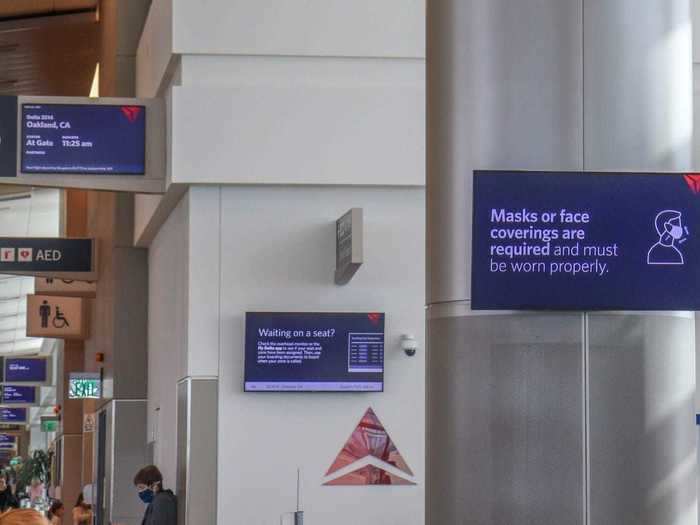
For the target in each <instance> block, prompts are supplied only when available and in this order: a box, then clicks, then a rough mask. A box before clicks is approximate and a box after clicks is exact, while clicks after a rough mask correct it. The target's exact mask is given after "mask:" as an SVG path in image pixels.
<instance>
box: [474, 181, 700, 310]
mask: <svg viewBox="0 0 700 525" xmlns="http://www.w3.org/2000/svg"><path fill="white" fill-rule="evenodd" d="M473 199H474V201H473V213H474V215H473V229H472V309H474V310H700V175H695V174H650V173H644V174H642V173H590V172H585V173H582V172H562V173H554V172H495V171H478V172H475V173H474V193H473Z"/></svg>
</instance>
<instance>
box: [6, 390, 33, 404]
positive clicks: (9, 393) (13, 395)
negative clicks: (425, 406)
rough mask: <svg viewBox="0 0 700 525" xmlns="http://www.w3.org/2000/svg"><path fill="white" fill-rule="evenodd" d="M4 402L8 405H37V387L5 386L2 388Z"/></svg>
mask: <svg viewBox="0 0 700 525" xmlns="http://www.w3.org/2000/svg"><path fill="white" fill-rule="evenodd" d="M0 391H1V392H2V402H3V404H6V405H12V404H15V405H33V404H34V403H36V387H33V386H19V385H5V386H3V387H2V390H0Z"/></svg>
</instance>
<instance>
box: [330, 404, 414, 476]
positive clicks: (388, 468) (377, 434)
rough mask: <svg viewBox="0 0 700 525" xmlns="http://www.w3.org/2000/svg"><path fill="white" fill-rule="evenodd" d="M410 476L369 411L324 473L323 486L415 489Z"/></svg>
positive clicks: (385, 432) (390, 441)
mask: <svg viewBox="0 0 700 525" xmlns="http://www.w3.org/2000/svg"><path fill="white" fill-rule="evenodd" d="M413 479H414V476H413V472H412V471H411V469H410V468H409V466H408V464H407V463H406V461H405V460H404V458H403V456H402V455H401V453H400V452H399V450H398V448H397V447H396V445H395V444H394V441H393V440H392V439H391V437H389V434H388V432H387V431H386V429H385V428H384V425H383V424H382V423H381V421H379V418H378V417H377V415H376V414H375V413H374V410H372V409H371V408H368V409H367V412H365V415H364V416H363V417H362V419H361V420H360V422H359V424H358V425H357V427H355V430H354V431H353V432H352V434H351V435H350V438H349V439H348V440H347V442H346V443H345V445H344V446H343V448H342V450H341V451H340V453H339V454H338V456H337V457H336V458H335V460H334V461H333V464H332V465H331V466H330V468H329V469H328V472H326V476H325V481H324V483H323V484H324V485H415V484H416V483H415V481H413Z"/></svg>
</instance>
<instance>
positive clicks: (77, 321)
mask: <svg viewBox="0 0 700 525" xmlns="http://www.w3.org/2000/svg"><path fill="white" fill-rule="evenodd" d="M86 305H87V302H86V301H85V300H84V299H83V298H81V297H55V296H51V295H28V296H27V337H50V338H53V339H87V337H88V324H87V319H88V316H87V311H86Z"/></svg>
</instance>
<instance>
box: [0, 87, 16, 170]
mask: <svg viewBox="0 0 700 525" xmlns="http://www.w3.org/2000/svg"><path fill="white" fill-rule="evenodd" d="M16 122H17V97H8V96H0V177H16V176H17V125H16Z"/></svg>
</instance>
